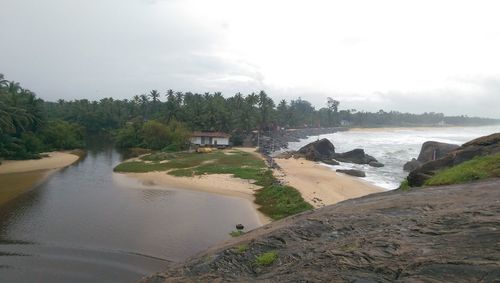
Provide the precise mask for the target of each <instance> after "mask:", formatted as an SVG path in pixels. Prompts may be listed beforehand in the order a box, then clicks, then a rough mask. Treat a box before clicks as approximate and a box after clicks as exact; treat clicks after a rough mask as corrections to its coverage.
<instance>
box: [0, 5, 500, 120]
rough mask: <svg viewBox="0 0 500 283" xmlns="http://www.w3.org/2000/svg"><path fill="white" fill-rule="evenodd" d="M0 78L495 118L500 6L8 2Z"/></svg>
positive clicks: (113, 91)
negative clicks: (254, 94) (261, 95)
mask: <svg viewBox="0 0 500 283" xmlns="http://www.w3.org/2000/svg"><path fill="white" fill-rule="evenodd" d="M0 10H1V12H2V16H1V17H0V27H2V28H1V30H2V36H1V37H0V73H3V74H4V75H5V76H6V78H7V79H10V80H15V81H19V82H21V85H22V86H24V87H26V88H28V89H31V90H32V91H34V92H35V93H36V94H37V95H38V96H40V97H41V98H43V99H45V100H49V101H56V100H57V99H60V98H62V99H66V100H71V99H79V98H87V99H100V98H103V97H113V98H116V99H124V98H131V97H132V96H134V95H136V94H143V93H147V92H149V91H150V90H152V89H157V90H159V91H160V92H162V93H165V92H166V90H167V89H173V90H175V91H192V92H200V93H204V92H215V91H221V92H222V93H223V94H224V95H225V96H231V95H233V94H235V93H237V92H241V93H243V94H248V93H251V92H258V91H260V90H265V91H266V92H267V93H268V94H269V95H270V96H271V97H272V98H273V99H275V101H279V100H281V99H287V100H291V99H297V98H298V97H301V98H302V99H306V100H308V101H310V102H311V103H312V104H313V105H314V106H316V107H323V106H325V105H326V99H327V97H333V98H334V99H337V100H339V101H340V108H341V109H357V110H367V111H378V110H379V109H384V110H386V111H389V110H397V111H402V112H413V113H422V112H443V113H445V114H447V115H460V114H464V115H469V116H482V117H494V118H500V17H499V16H498V11H500V1H481V0H471V1H459V0H451V1H444V0H433V1H425V0H419V1H404V0H395V1H386V0H378V1H370V0H368V1H357V0H350V1H333V0H329V1H328V0H327V1H319V0H309V1H305V0H304V1H293V0H284V1H279V0H266V1H261V0H248V1H240V0H211V1H207V0H199V1H195V0H163V1H162V0H44V1H40V0H0Z"/></svg>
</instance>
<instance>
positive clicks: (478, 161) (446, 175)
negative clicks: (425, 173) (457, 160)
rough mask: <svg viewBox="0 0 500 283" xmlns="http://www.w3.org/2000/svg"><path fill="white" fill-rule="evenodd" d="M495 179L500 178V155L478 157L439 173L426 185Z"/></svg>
mask: <svg viewBox="0 0 500 283" xmlns="http://www.w3.org/2000/svg"><path fill="white" fill-rule="evenodd" d="M493 177H500V153H499V154H495V155H490V156H484V157H476V158H474V159H472V160H469V161H466V162H463V163H461V164H459V165H457V166H454V167H451V168H448V169H444V170H442V171H439V172H437V173H436V174H435V175H434V176H432V177H431V178H430V179H429V180H427V181H426V182H425V184H424V185H425V186H440V185H451V184H461V183H467V182H471V181H476V180H481V179H486V178H493Z"/></svg>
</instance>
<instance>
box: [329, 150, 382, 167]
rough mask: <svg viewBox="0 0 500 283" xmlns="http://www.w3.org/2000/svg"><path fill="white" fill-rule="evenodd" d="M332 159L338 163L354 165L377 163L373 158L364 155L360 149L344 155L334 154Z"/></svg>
mask: <svg viewBox="0 0 500 283" xmlns="http://www.w3.org/2000/svg"><path fill="white" fill-rule="evenodd" d="M334 158H335V159H336V160H338V161H340V162H349V163H356V164H369V163H370V162H378V161H377V159H375V157H373V156H370V155H368V154H366V153H365V151H364V150H363V149H361V148H356V149H353V150H351V151H347V152H344V153H336V154H335V155H334Z"/></svg>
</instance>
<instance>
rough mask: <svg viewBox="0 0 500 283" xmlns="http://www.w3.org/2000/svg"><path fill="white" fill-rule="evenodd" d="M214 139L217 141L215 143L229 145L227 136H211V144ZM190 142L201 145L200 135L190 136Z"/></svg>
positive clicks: (213, 142)
mask: <svg viewBox="0 0 500 283" xmlns="http://www.w3.org/2000/svg"><path fill="white" fill-rule="evenodd" d="M207 140H208V138H207ZM215 141H217V145H224V146H227V145H229V138H212V145H214V144H215ZM191 143H192V144H198V145H201V144H202V143H201V137H191Z"/></svg>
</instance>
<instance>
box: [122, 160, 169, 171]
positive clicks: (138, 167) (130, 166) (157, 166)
mask: <svg viewBox="0 0 500 283" xmlns="http://www.w3.org/2000/svg"><path fill="white" fill-rule="evenodd" d="M167 169H169V166H168V164H167V163H154V162H153V163H146V162H141V161H130V162H124V163H121V164H118V165H117V166H116V167H115V168H114V169H113V171H115V172H136V173H145V172H151V171H164V170H167Z"/></svg>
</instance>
